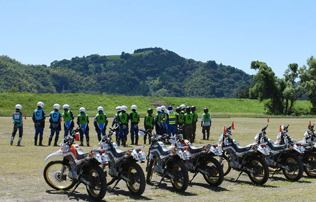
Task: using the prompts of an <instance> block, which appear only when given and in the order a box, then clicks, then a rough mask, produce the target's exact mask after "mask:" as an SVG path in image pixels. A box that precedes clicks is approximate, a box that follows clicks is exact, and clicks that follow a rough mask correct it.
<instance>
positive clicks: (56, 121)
mask: <svg viewBox="0 0 316 202" xmlns="http://www.w3.org/2000/svg"><path fill="white" fill-rule="evenodd" d="M53 107H54V111H51V112H50V114H49V123H50V126H49V128H50V136H49V139H48V146H50V144H51V142H52V140H53V137H54V134H55V133H56V136H55V143H54V146H58V145H57V142H58V138H59V132H60V130H61V125H60V120H61V113H60V112H59V108H60V105H59V104H54V106H53Z"/></svg>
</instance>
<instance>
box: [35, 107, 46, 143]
mask: <svg viewBox="0 0 316 202" xmlns="http://www.w3.org/2000/svg"><path fill="white" fill-rule="evenodd" d="M43 107H44V103H43V102H38V103H37V109H35V110H34V113H33V117H32V120H33V122H34V127H35V135H34V145H37V138H38V135H39V136H40V137H39V144H38V145H39V146H43V144H42V141H43V133H44V127H45V118H46V117H45V111H44V110H43Z"/></svg>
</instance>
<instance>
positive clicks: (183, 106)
mask: <svg viewBox="0 0 316 202" xmlns="http://www.w3.org/2000/svg"><path fill="white" fill-rule="evenodd" d="M180 109H181V111H182V113H183V114H185V110H186V106H185V104H182V105H180Z"/></svg>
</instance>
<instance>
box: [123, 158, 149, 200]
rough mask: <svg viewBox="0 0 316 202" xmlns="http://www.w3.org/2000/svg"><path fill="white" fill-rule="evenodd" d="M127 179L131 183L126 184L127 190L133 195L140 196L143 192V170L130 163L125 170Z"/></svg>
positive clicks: (134, 163)
mask: <svg viewBox="0 0 316 202" xmlns="http://www.w3.org/2000/svg"><path fill="white" fill-rule="evenodd" d="M127 177H128V178H129V179H130V180H131V181H132V183H129V182H126V185H127V188H128V190H129V191H130V192H131V194H133V195H138V196H140V195H142V194H143V193H144V191H145V186H146V183H145V175H144V172H143V169H142V168H141V167H140V166H139V165H138V164H137V163H136V162H132V163H131V164H129V165H128V168H127Z"/></svg>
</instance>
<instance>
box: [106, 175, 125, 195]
mask: <svg viewBox="0 0 316 202" xmlns="http://www.w3.org/2000/svg"><path fill="white" fill-rule="evenodd" d="M121 179H122V178H118V179H117V180H116V183H115V185H114V186H113V188H112V189H109V191H108V192H112V191H113V190H114V188H115V187H116V185H117V184H118V183H119V182H120V181H121Z"/></svg>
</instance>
